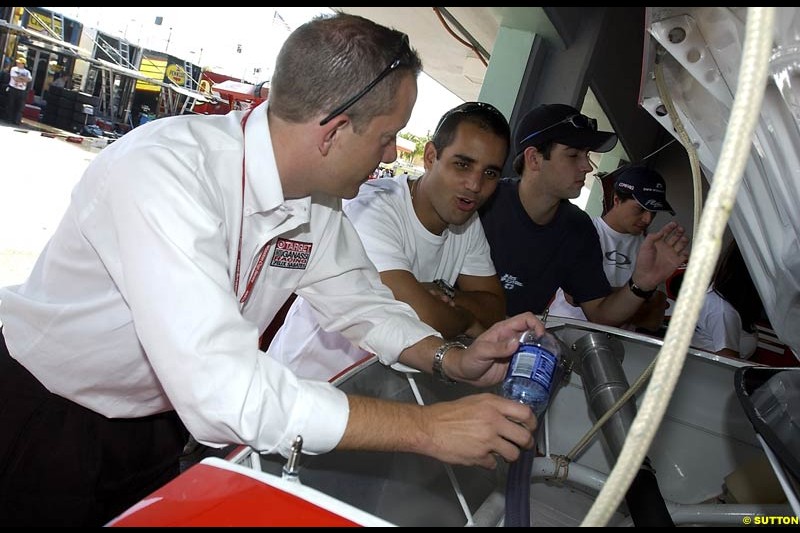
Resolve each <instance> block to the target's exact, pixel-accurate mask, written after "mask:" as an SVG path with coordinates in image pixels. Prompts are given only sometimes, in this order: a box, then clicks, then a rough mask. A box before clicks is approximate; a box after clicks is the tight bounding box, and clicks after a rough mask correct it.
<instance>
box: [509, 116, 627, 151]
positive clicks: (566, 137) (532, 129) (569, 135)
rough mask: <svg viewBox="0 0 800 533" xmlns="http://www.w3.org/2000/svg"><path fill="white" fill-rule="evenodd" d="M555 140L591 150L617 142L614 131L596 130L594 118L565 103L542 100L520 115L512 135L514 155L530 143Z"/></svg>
mask: <svg viewBox="0 0 800 533" xmlns="http://www.w3.org/2000/svg"><path fill="white" fill-rule="evenodd" d="M548 141H555V142H557V143H560V144H565V145H567V146H571V147H573V148H587V149H588V150H589V151H591V152H599V153H603V152H608V151H609V150H611V149H612V148H614V146H616V144H617V135H616V134H615V133H612V132H609V131H597V120H596V119H593V118H590V117H587V116H586V115H583V114H581V112H580V111H578V110H577V109H575V108H574V107H572V106H569V105H566V104H543V105H540V106H538V107H536V108H534V109H532V110H531V111H529V112H528V114H527V115H525V116H524V117H522V120H521V121H520V122H519V126H517V131H516V134H515V135H514V150H513V152H514V155H515V156H517V155H519V154H520V153H522V151H523V150H525V148H527V147H529V146H541V145H542V144H544V143H546V142H548Z"/></svg>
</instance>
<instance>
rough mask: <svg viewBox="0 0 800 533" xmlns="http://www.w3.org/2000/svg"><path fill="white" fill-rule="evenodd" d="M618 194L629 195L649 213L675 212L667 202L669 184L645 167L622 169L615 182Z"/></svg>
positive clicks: (672, 213) (673, 213)
mask: <svg viewBox="0 0 800 533" xmlns="http://www.w3.org/2000/svg"><path fill="white" fill-rule="evenodd" d="M614 189H615V190H616V191H617V192H621V193H627V194H630V195H631V196H633V199H634V200H636V202H637V203H638V204H639V205H640V206H642V208H644V209H647V210H648V211H669V212H670V214H671V215H672V216H675V211H674V210H673V209H672V206H671V205H669V202H667V184H666V183H665V182H664V178H662V177H661V174H659V173H658V172H656V171H655V170H653V169H650V168H647V167H643V166H631V167H626V168H624V169H622V170H621V171H620V172H619V174H618V175H617V179H616V180H615V181H614Z"/></svg>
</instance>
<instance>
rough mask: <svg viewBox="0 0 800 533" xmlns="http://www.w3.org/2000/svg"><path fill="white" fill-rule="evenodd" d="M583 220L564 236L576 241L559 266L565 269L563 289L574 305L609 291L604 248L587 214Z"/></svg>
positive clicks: (605, 294)
mask: <svg viewBox="0 0 800 533" xmlns="http://www.w3.org/2000/svg"><path fill="white" fill-rule="evenodd" d="M585 219H586V220H580V221H579V222H580V224H579V225H577V226H576V228H575V231H572V232H570V234H569V235H568V236H567V237H566V238H568V239H570V240H575V244H574V246H571V247H570V249H571V250H572V251H573V256H572V257H569V258H567V259H566V261H565V264H564V265H562V266H563V268H565V269H566V270H567V274H566V275H565V277H564V280H565V281H564V283H563V289H564V292H566V293H568V294H570V295H571V296H572V298H573V301H574V302H575V303H576V304H581V303H583V302H588V301H591V300H595V299H597V298H604V297H606V296H608V295H609V294H611V290H612V289H611V284H609V282H608V278H607V277H606V273H605V270H604V269H603V250H602V249H601V248H600V239H599V238H598V236H597V231H596V230H595V227H594V225H593V224H592V223H591V220H590V219H589V217H588V216H586V217H585Z"/></svg>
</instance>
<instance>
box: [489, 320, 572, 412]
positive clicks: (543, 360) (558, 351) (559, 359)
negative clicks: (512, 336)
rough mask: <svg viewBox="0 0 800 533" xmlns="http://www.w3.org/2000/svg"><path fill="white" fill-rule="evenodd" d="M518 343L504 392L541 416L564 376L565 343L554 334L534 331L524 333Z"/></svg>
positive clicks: (503, 386) (509, 367)
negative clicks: (541, 333) (563, 351)
mask: <svg viewBox="0 0 800 533" xmlns="http://www.w3.org/2000/svg"><path fill="white" fill-rule="evenodd" d="M519 343H520V344H519V348H518V349H517V351H516V353H514V355H513V356H512V357H511V363H510V364H509V366H508V372H507V373H506V377H505V380H504V381H503V385H502V393H503V396H504V397H506V398H510V399H512V400H517V401H519V402H522V403H524V404H525V405H527V406H529V407H530V408H531V409H532V410H533V412H534V414H536V416H537V417H538V416H540V415H541V414H542V413H544V411H545V409H546V408H547V404H548V402H549V401H550V396H551V394H552V393H553V392H555V391H554V389H555V387H556V386H557V385H558V380H560V379H561V376H562V370H563V354H562V348H561V346H562V345H561V343H560V341H559V340H558V339H556V337H555V336H553V334H552V333H549V332H545V334H544V335H542V336H539V335H537V334H536V332H535V331H533V330H529V331H526V332H525V333H523V334H522V336H520V339H519Z"/></svg>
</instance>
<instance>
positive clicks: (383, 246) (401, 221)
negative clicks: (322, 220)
mask: <svg viewBox="0 0 800 533" xmlns="http://www.w3.org/2000/svg"><path fill="white" fill-rule="evenodd" d="M401 193H402V191H399V190H396V189H395V190H390V189H377V190H373V191H369V194H367V195H359V196H357V197H355V198H354V199H352V200H350V201H349V202H347V204H346V205H345V207H344V211H345V213H346V214H347V217H348V218H349V219H350V221H351V222H352V224H353V226H354V227H355V228H356V231H357V232H358V235H359V237H360V239H361V241H362V243H363V244H364V248H365V250H366V252H367V256H368V257H369V259H370V260H371V261H372V263H373V264H374V265H375V268H376V269H377V270H378V272H385V271H387V270H406V271H409V272H411V271H413V266H412V264H411V261H410V260H409V255H410V254H409V253H408V251H406V250H405V249H404V243H405V242H407V239H408V237H407V232H408V231H410V230H409V228H408V224H409V221H408V220H407V219H406V217H405V211H404V210H405V205H403V203H402V198H400V197H399V195H400V194H401Z"/></svg>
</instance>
